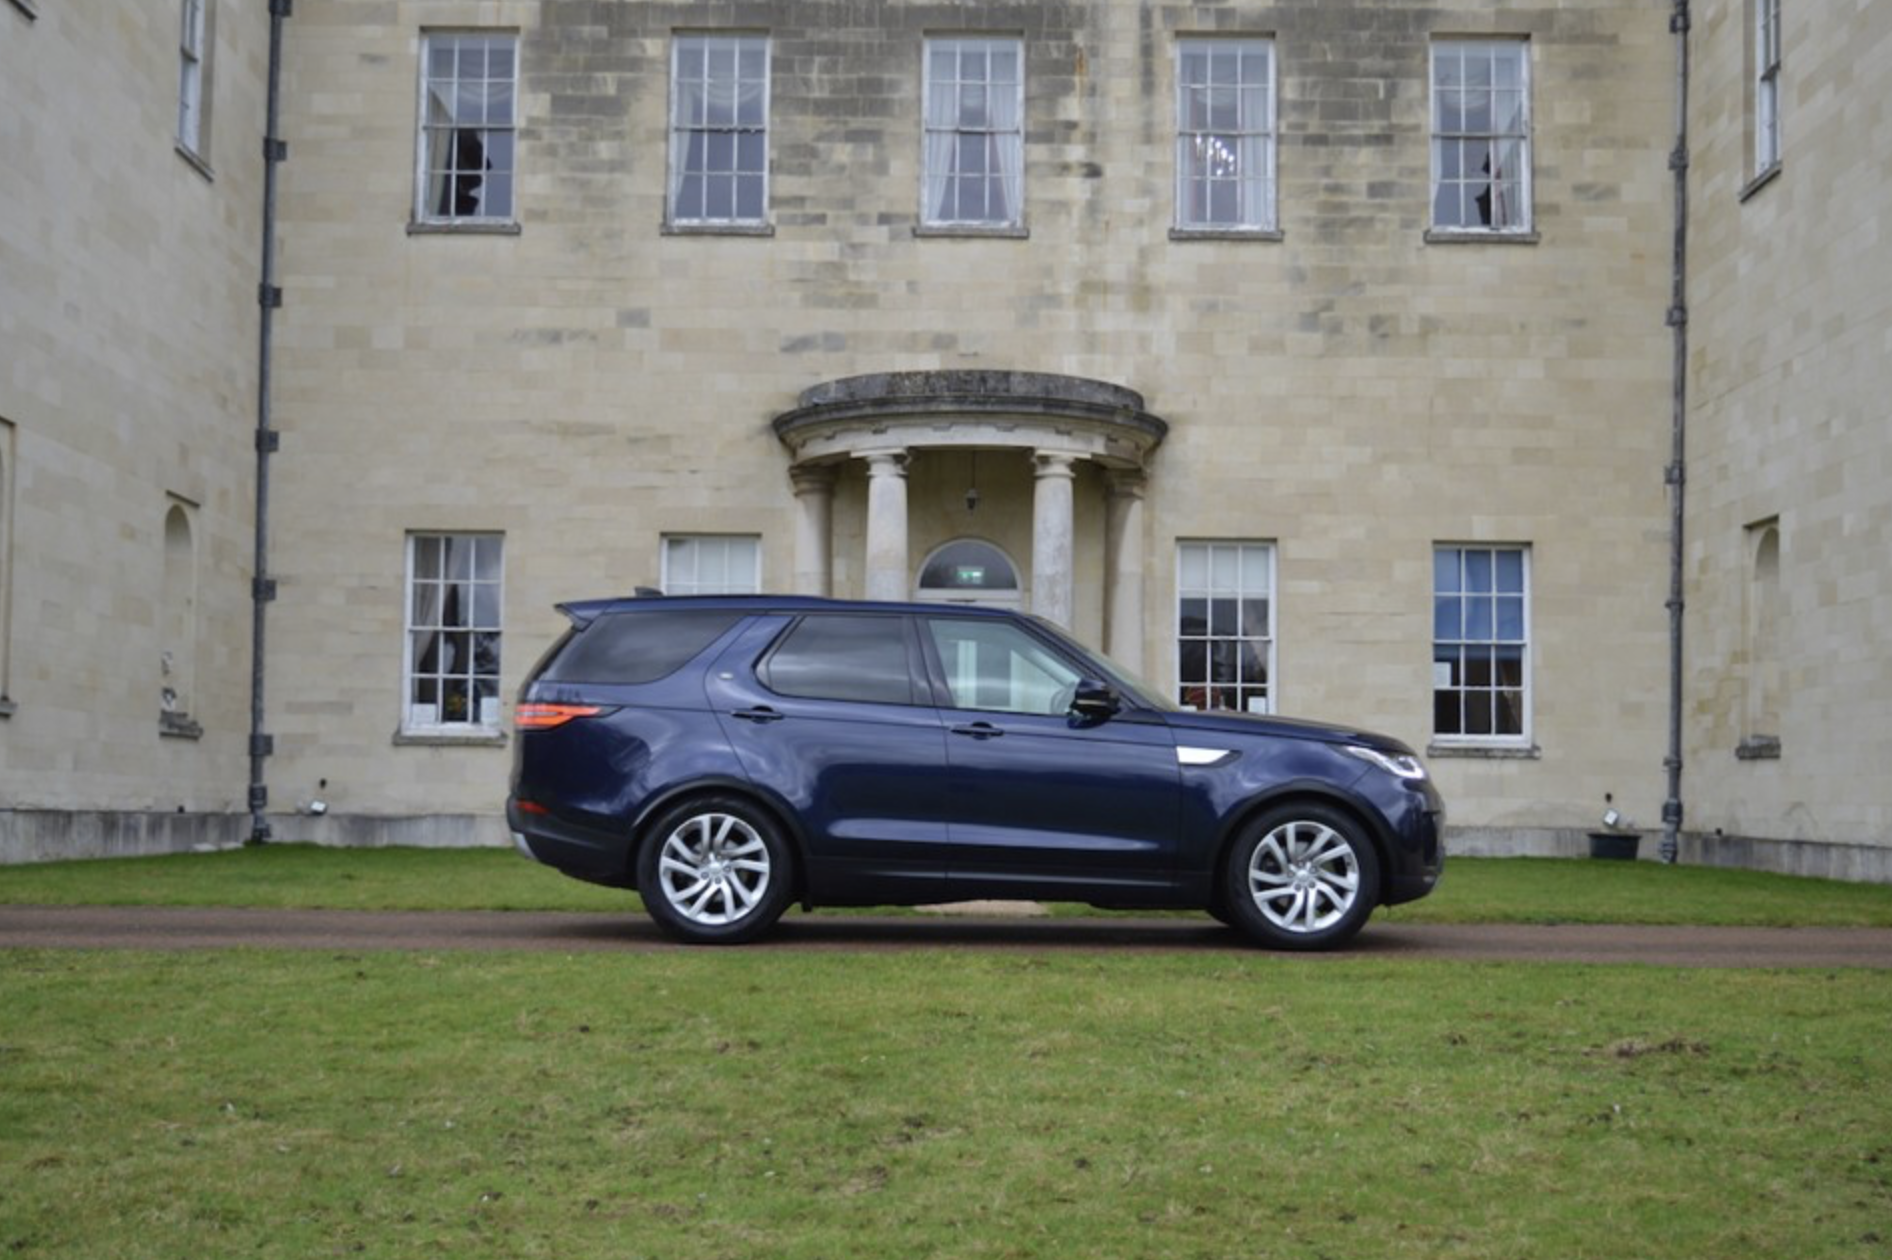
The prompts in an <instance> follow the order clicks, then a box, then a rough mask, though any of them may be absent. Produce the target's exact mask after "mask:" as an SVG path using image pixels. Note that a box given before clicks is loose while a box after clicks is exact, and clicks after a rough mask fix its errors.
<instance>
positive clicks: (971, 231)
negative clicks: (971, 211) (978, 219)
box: [913, 223, 1031, 241]
mask: <svg viewBox="0 0 1892 1260" xmlns="http://www.w3.org/2000/svg"><path fill="white" fill-rule="evenodd" d="M913 235H914V236H915V237H917V238H919V239H921V240H935V239H941V238H947V239H950V238H953V237H965V238H970V239H974V240H976V239H979V238H982V237H983V238H988V239H991V240H1000V241H1028V240H1030V239H1031V229H1029V228H1026V227H1020V226H1007V227H980V226H979V225H978V224H976V223H920V224H915V225H914V228H913Z"/></svg>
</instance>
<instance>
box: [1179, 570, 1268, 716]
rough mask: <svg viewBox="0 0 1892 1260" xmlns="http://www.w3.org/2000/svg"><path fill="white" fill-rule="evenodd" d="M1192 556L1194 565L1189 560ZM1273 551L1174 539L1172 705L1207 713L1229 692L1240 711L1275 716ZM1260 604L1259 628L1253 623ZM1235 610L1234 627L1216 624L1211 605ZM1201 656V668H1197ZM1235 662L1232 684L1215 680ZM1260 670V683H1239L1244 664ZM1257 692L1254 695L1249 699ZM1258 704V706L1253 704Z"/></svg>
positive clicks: (1245, 681)
mask: <svg viewBox="0 0 1892 1260" xmlns="http://www.w3.org/2000/svg"><path fill="white" fill-rule="evenodd" d="M1192 556H1194V557H1199V561H1192ZM1275 587H1276V582H1275V544H1274V543H1272V542H1267V541H1262V540H1257V539H1222V538H1216V539H1178V540H1177V543H1176V603H1175V609H1176V623H1175V626H1176V690H1175V695H1176V699H1177V702H1178V703H1180V704H1182V705H1184V706H1187V707H1191V708H1198V709H1208V708H1211V707H1222V708H1228V707H1230V706H1227V705H1221V706H1216V705H1215V704H1214V701H1215V700H1216V699H1218V698H1220V695H1221V693H1224V692H1229V691H1232V692H1233V693H1234V697H1235V702H1236V703H1235V705H1234V706H1233V707H1234V708H1235V709H1236V710H1237V711H1240V712H1247V713H1272V712H1274V711H1275V705H1276V703H1277V702H1278V696H1277V691H1278V685H1279V678H1278V676H1277V675H1276V673H1275V641H1276V640H1275V614H1276V608H1275V606H1276V599H1275ZM1258 600H1259V601H1262V602H1263V603H1264V604H1265V606H1266V612H1265V614H1264V615H1263V617H1262V619H1261V620H1262V622H1263V624H1262V625H1260V626H1256V625H1255V624H1253V621H1252V620H1251V617H1252V614H1253V612H1254V608H1253V605H1254V603H1255V602H1256V601H1258ZM1198 603H1199V604H1201V605H1202V612H1203V617H1202V618H1201V622H1202V624H1201V625H1200V626H1197V625H1194V624H1192V619H1191V618H1190V616H1189V614H1190V611H1191V605H1192V604H1198ZM1217 603H1227V604H1232V605H1233V607H1232V608H1229V609H1224V610H1223V611H1224V612H1225V613H1232V614H1233V616H1234V618H1235V621H1234V623H1233V625H1231V624H1229V623H1228V621H1227V620H1226V619H1223V620H1218V618H1217V616H1216V609H1215V605H1216V604H1217ZM1198 652H1200V656H1201V663H1200V665H1199V666H1198V665H1197V664H1196V656H1197V653H1198ZM1218 661H1220V662H1222V663H1223V664H1229V663H1231V662H1232V663H1233V665H1234V668H1235V671H1236V679H1235V680H1234V681H1233V682H1230V681H1227V680H1218V679H1217V678H1216V677H1215V673H1216V668H1215V666H1216V664H1217V663H1218ZM1251 662H1252V665H1257V666H1259V668H1260V670H1261V678H1260V680H1259V681H1258V682H1257V681H1254V680H1252V679H1249V678H1244V677H1243V674H1244V672H1245V671H1244V669H1243V666H1244V665H1249V664H1251ZM1254 692H1259V693H1260V694H1259V695H1254V694H1253V693H1254ZM1257 700H1258V701H1259V702H1260V703H1259V704H1256V703H1255V701H1257Z"/></svg>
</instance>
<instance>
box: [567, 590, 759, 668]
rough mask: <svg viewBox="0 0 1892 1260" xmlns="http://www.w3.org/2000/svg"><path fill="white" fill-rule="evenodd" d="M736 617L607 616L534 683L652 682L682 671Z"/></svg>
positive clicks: (727, 613) (714, 611)
mask: <svg viewBox="0 0 1892 1260" xmlns="http://www.w3.org/2000/svg"><path fill="white" fill-rule="evenodd" d="M741 616H742V613H740V612H735V611H731V610H729V609H726V608H696V609H685V608H679V609H675V610H666V611H658V610H652V611H639V612H626V613H613V614H609V615H606V616H603V617H600V618H598V619H597V620H596V621H594V622H592V623H591V624H590V625H589V626H587V627H585V628H584V629H583V630H579V631H577V632H576V633H574V634H573V635H572V637H571V638H570V639H568V640H567V641H566V643H565V647H564V650H562V651H560V652H559V653H557V654H556V655H555V656H554V657H553V658H552V660H551V662H550V663H549V664H547V665H546V667H545V672H544V673H543V674H540V675H539V677H540V678H542V679H544V680H546V681H548V682H588V683H647V682H656V681H657V680H658V679H659V678H665V677H668V676H669V675H671V674H674V673H675V672H676V671H677V670H679V669H681V668H682V667H683V665H684V663H685V662H686V661H688V660H690V659H691V658H692V657H694V656H695V655H696V654H697V653H699V652H701V651H702V650H703V649H704V648H706V647H708V646H709V645H710V644H711V643H713V642H715V640H716V639H717V637H718V636H720V635H721V634H722V633H723V631H725V630H727V629H729V627H730V626H732V625H734V624H735V623H736V620H737V618H739V617H741Z"/></svg>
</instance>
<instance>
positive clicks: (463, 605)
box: [401, 530, 506, 736]
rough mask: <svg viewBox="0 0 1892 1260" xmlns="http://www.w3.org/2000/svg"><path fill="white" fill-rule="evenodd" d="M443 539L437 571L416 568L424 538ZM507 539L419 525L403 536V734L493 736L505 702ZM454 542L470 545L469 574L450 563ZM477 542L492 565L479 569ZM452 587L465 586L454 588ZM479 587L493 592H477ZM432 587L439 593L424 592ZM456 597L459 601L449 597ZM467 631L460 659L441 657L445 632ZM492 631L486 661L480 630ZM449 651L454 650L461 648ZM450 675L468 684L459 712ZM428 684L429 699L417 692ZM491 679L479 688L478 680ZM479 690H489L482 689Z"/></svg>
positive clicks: (447, 646)
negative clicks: (502, 674) (483, 660)
mask: <svg viewBox="0 0 1892 1260" xmlns="http://www.w3.org/2000/svg"><path fill="white" fill-rule="evenodd" d="M428 541H439V542H441V543H443V544H444V545H443V547H442V550H441V564H440V566H439V570H438V572H435V571H433V570H431V569H430V571H428V572H426V573H423V572H421V570H420V553H421V550H422V545H423V544H424V543H426V542H428ZM505 543H506V538H505V535H504V534H499V533H494V532H490V531H479V530H472V531H451V530H417V531H415V532H413V533H410V534H409V535H408V536H407V580H406V582H405V583H404V584H403V586H402V599H403V602H404V605H405V608H404V611H403V614H402V620H403V623H404V629H405V635H404V636H403V642H404V647H403V650H402V662H401V732H402V734H406V735H416V734H418V735H481V736H485V735H495V734H498V733H499V731H500V729H501V726H500V723H501V714H502V710H503V709H504V704H503V693H502V692H501V690H500V669H501V667H502V665H503V664H504V659H505V627H504V624H503V623H504V609H505V593H506V547H505ZM456 544H473V547H474V550H473V551H472V553H471V554H470V555H469V557H468V569H467V575H466V576H456V574H455V573H454V571H453V569H452V568H451V567H450V566H451V565H452V563H453V559H454V550H453V548H454V546H455V545H456ZM482 544H483V545H485V546H490V547H491V548H492V551H491V553H489V554H492V556H493V568H492V569H491V570H490V571H488V572H486V573H482V572H481V571H480V568H479V562H480V559H481V554H482V551H483V547H482ZM454 588H462V589H460V590H455V589H454ZM482 589H484V590H486V591H488V592H490V593H489V594H488V595H487V597H486V598H482ZM429 590H437V591H438V593H439V598H438V599H437V600H434V599H428V598H425V597H424V595H425V593H426V592H427V591H429ZM453 596H457V600H454V599H450V597H453ZM450 635H451V636H460V635H464V636H465V637H466V644H465V646H464V651H465V653H466V655H467V661H466V662H465V664H464V666H462V664H461V663H460V662H459V661H458V660H457V659H456V660H453V661H450V662H442V660H441V657H442V655H444V654H445V653H446V649H448V648H449V647H452V646H454V645H452V644H450V643H448V642H447V641H446V640H447V636H450ZM481 635H490V636H491V648H492V656H491V660H490V662H487V663H486V664H485V665H484V666H482V663H481V662H480V659H479V649H478V646H477V644H476V642H475V640H476V637H477V636H481ZM454 655H455V656H456V658H457V656H458V652H455V653H454ZM450 681H462V682H464V683H465V685H466V690H465V693H464V696H463V702H462V704H461V705H460V706H459V711H458V712H457V713H456V712H454V706H453V704H452V696H451V695H449V688H448V684H449V682H450ZM427 683H432V685H433V695H434V697H435V699H434V702H433V703H432V704H428V703H426V702H425V701H424V700H423V699H422V693H423V690H424V685H425V684H427ZM482 683H485V684H488V685H487V686H485V687H482V686H481V684H482ZM482 691H484V692H485V693H486V694H483V695H482V694H481V692H482Z"/></svg>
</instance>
